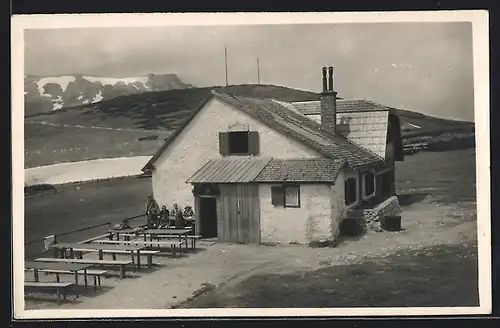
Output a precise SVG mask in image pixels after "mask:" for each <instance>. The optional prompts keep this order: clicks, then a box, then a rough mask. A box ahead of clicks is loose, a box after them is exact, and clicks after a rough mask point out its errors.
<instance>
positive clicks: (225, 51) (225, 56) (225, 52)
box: [224, 47, 228, 87]
mask: <svg viewBox="0 0 500 328" xmlns="http://www.w3.org/2000/svg"><path fill="white" fill-rule="evenodd" d="M224 65H225V66H226V87H227V86H228V84H227V47H224Z"/></svg>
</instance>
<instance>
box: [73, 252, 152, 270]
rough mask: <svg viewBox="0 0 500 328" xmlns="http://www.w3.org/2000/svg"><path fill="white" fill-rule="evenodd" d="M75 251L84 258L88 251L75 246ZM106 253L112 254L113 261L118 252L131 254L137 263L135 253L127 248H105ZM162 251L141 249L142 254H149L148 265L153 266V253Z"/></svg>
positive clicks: (79, 256) (133, 260) (133, 262)
mask: <svg viewBox="0 0 500 328" xmlns="http://www.w3.org/2000/svg"><path fill="white" fill-rule="evenodd" d="M73 251H75V252H77V256H78V258H80V259H81V258H83V257H82V253H84V252H86V250H84V249H79V248H74V249H73ZM102 252H103V253H105V254H111V255H112V256H113V261H116V255H117V254H124V255H131V256H132V264H133V265H135V253H134V252H130V251H127V250H111V249H109V250H103V251H102ZM159 252H160V251H153V250H141V251H140V255H146V256H147V261H148V267H152V266H153V255H156V254H158V253H159Z"/></svg>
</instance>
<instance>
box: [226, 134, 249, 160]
mask: <svg viewBox="0 0 500 328" xmlns="http://www.w3.org/2000/svg"><path fill="white" fill-rule="evenodd" d="M229 154H235V155H237V154H245V155H246V154H248V131H237V132H229Z"/></svg>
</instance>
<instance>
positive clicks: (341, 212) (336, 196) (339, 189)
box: [330, 167, 354, 239]
mask: <svg viewBox="0 0 500 328" xmlns="http://www.w3.org/2000/svg"><path fill="white" fill-rule="evenodd" d="M346 174H347V175H351V174H354V172H352V170H351V169H349V168H347V167H346V168H344V169H343V170H341V171H340V172H339V175H338V176H337V179H336V181H335V184H334V185H331V186H330V204H331V213H330V217H331V221H330V231H331V234H330V235H331V236H332V239H335V237H336V236H337V233H338V232H339V228H340V223H341V222H342V220H343V219H344V218H345V217H346V214H347V213H346V212H345V211H346V209H347V206H346V205H345V188H344V187H345V186H344V182H345V177H346Z"/></svg>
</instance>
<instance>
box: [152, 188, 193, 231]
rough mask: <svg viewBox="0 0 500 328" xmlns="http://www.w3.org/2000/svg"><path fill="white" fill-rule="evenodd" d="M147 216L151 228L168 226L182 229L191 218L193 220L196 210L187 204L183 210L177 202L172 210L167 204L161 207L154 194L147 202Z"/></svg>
mask: <svg viewBox="0 0 500 328" xmlns="http://www.w3.org/2000/svg"><path fill="white" fill-rule="evenodd" d="M146 216H147V226H148V228H150V229H154V228H168V227H175V228H176V229H179V228H181V229H182V228H184V227H185V226H186V225H187V223H188V221H189V220H192V218H193V216H194V212H193V208H192V207H191V206H186V207H184V210H182V209H181V208H180V207H179V205H177V203H174V204H173V205H172V209H171V210H168V209H167V207H166V206H162V207H161V208H160V206H159V205H158V202H157V201H156V200H155V199H154V197H153V195H149V196H148V201H147V203H146Z"/></svg>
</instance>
